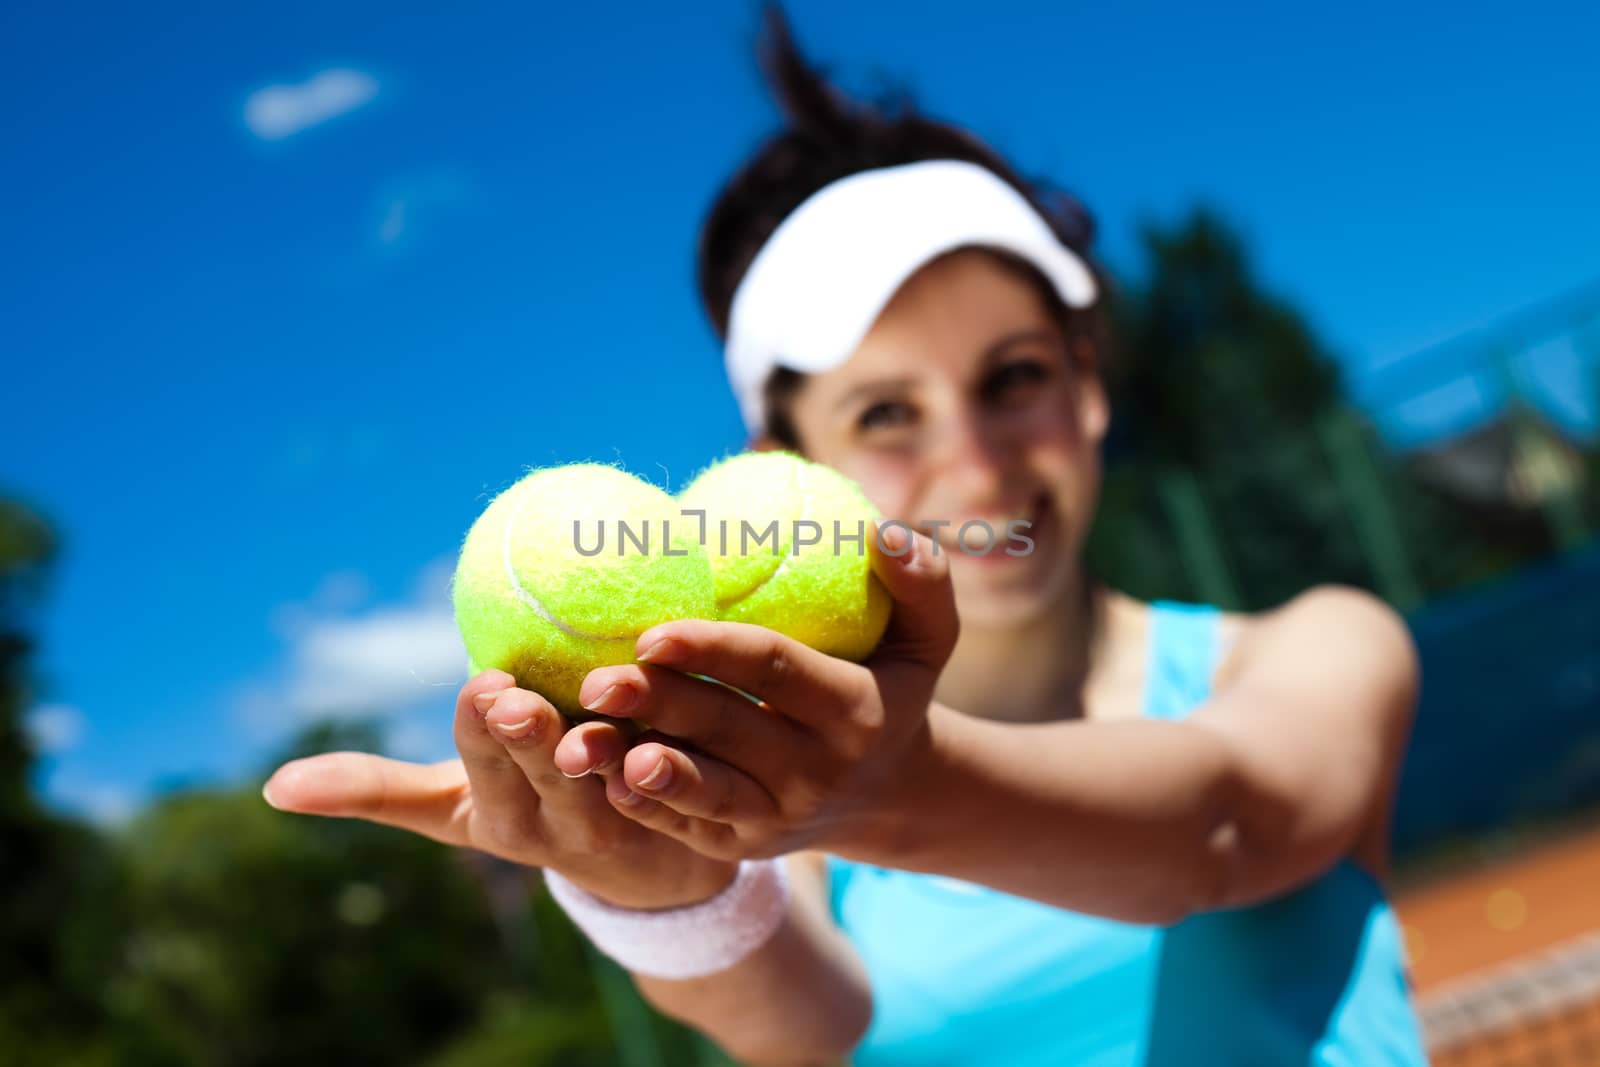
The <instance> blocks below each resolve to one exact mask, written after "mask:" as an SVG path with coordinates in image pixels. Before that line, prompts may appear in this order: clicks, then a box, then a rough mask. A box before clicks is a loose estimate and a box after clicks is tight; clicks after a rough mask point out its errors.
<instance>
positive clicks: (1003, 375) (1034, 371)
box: [983, 359, 1050, 398]
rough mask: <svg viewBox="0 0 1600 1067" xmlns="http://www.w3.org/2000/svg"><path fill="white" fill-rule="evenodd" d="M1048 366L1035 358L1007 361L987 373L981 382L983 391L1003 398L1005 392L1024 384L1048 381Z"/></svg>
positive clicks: (993, 396)
mask: <svg viewBox="0 0 1600 1067" xmlns="http://www.w3.org/2000/svg"><path fill="white" fill-rule="evenodd" d="M1049 378H1050V368H1049V367H1047V366H1045V365H1044V364H1043V363H1041V362H1039V361H1038V360H1036V359H1021V360H1017V361H1016V362H1015V363H1008V364H1006V365H1005V366H1003V367H1001V368H999V369H998V370H996V371H995V372H994V373H993V374H991V375H989V377H988V379H987V380H985V381H984V383H983V392H984V394H985V396H987V397H990V398H1003V397H1004V396H1005V394H1006V393H1008V392H1010V391H1011V390H1014V389H1020V388H1022V387H1024V386H1029V385H1037V384H1038V383H1040V382H1043V381H1048V380H1049Z"/></svg>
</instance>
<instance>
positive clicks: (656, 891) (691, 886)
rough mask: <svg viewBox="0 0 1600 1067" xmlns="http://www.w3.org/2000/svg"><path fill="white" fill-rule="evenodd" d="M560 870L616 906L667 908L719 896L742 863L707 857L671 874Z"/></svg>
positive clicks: (591, 893) (578, 884)
mask: <svg viewBox="0 0 1600 1067" xmlns="http://www.w3.org/2000/svg"><path fill="white" fill-rule="evenodd" d="M619 866H620V865H619ZM546 870H547V871H548V870H551V868H546ZM560 873H561V876H562V877H563V878H564V879H565V880H566V881H567V883H568V884H570V885H573V886H576V887H577V888H579V889H581V890H583V891H584V892H585V893H587V894H589V895H590V896H593V897H595V898H596V899H597V900H602V901H604V902H605V903H607V904H609V905H611V906H613V907H617V908H627V909H630V910H633V911H664V910H666V909H668V908H687V907H692V906H694V905H696V904H700V903H703V902H705V901H707V900H711V899H712V898H714V897H716V896H717V895H718V894H720V893H722V892H723V891H724V890H726V889H727V888H728V886H730V885H732V884H733V880H734V879H735V878H736V877H738V874H739V864H738V863H737V862H734V861H724V860H713V859H704V860H703V861H702V862H699V863H696V864H694V865H693V866H692V868H691V869H686V870H683V871H681V872H677V873H675V874H674V875H673V876H671V877H660V876H656V877H650V878H638V877H632V878H629V877H623V878H620V879H619V878H618V877H617V871H616V870H615V869H612V870H608V871H606V872H605V873H604V874H603V875H591V874H589V873H588V872H585V871H579V870H576V869H574V868H568V867H565V866H563V868H562V869H561V871H560Z"/></svg>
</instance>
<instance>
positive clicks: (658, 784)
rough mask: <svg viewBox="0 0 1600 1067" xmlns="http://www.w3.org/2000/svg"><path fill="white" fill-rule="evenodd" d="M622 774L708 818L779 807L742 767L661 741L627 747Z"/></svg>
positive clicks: (756, 818) (679, 808)
mask: <svg viewBox="0 0 1600 1067" xmlns="http://www.w3.org/2000/svg"><path fill="white" fill-rule="evenodd" d="M620 777H621V779H622V782H623V784H625V785H626V786H627V787H628V789H630V790H631V791H632V792H634V793H636V794H638V795H639V796H642V797H645V798H646V799H649V800H654V801H656V802H657V803H660V804H662V805H664V806H665V807H668V808H671V809H672V810H673V811H675V812H677V813H678V814H679V815H687V816H689V817H691V818H696V819H705V820H708V821H710V822H717V823H755V822H760V821H762V820H765V819H769V818H771V817H772V816H774V815H776V814H777V810H778V806H777V804H776V803H775V802H774V801H773V799H772V795H771V794H770V793H768V792H767V791H766V789H764V788H763V787H762V786H761V785H760V783H758V782H757V781H756V780H755V779H753V778H751V777H750V776H749V775H747V774H745V773H744V772H743V771H740V770H738V769H737V768H735V767H730V766H728V765H727V764H726V763H723V762H722V761H721V760H718V759H715V758H713V757H711V756H708V755H705V754H703V753H694V754H690V753H688V752H685V751H684V750H683V749H680V748H674V747H672V746H671V745H665V744H661V743H659V742H646V743H645V744H641V745H636V746H634V747H633V748H632V749H630V750H629V752H628V754H627V756H626V757H625V758H624V759H623V762H622V774H621V776H620ZM608 795H609V790H608Z"/></svg>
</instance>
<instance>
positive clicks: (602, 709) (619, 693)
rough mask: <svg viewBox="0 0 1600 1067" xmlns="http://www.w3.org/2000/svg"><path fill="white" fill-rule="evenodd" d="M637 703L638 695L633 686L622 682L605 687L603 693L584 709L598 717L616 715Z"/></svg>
mask: <svg viewBox="0 0 1600 1067" xmlns="http://www.w3.org/2000/svg"><path fill="white" fill-rule="evenodd" d="M637 701H638V693H636V692H635V691H634V688H633V686H631V685H627V684H625V683H623V682H617V683H616V684H615V685H608V686H606V690H605V692H603V693H601V694H600V695H599V696H597V697H595V698H594V699H593V700H591V701H589V703H587V704H585V705H584V707H585V708H587V709H588V710H590V711H593V712H596V713H598V714H600V715H617V714H620V713H622V712H624V711H627V710H629V709H630V708H632V707H633V706H634V704H635V703H637Z"/></svg>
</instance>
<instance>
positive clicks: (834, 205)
mask: <svg viewBox="0 0 1600 1067" xmlns="http://www.w3.org/2000/svg"><path fill="white" fill-rule="evenodd" d="M967 246H978V247H990V248H997V249H1001V250H1003V251H1006V252H1011V253H1013V254H1015V255H1018V256H1021V257H1022V258H1023V259H1026V260H1027V261H1028V262H1030V263H1032V264H1033V265H1034V266H1035V267H1037V268H1038V269H1039V270H1040V271H1041V272H1042V273H1043V274H1044V276H1045V277H1046V278H1048V279H1049V280H1050V282H1051V284H1052V285H1054V286H1055V289H1056V292H1057V293H1058V294H1059V295H1060V297H1061V300H1062V301H1063V302H1064V303H1065V304H1066V305H1067V306H1068V307H1077V308H1081V307H1088V306H1089V305H1090V304H1092V303H1094V300H1095V296H1096V294H1097V287H1096V285H1095V280H1094V275H1093V274H1091V273H1090V271H1089V268H1088V266H1087V265H1085V263H1084V262H1083V260H1081V259H1079V258H1078V256H1077V255H1075V254H1074V253H1073V252H1072V251H1071V250H1070V249H1068V248H1067V247H1066V246H1065V245H1063V244H1062V243H1061V241H1060V240H1059V239H1058V238H1057V237H1056V235H1055V233H1054V232H1053V231H1052V230H1051V229H1050V226H1049V224H1048V223H1046V222H1045V220H1044V219H1043V218H1042V217H1041V216H1040V215H1039V213H1038V212H1037V211H1035V210H1034V208H1033V206H1032V205H1031V204H1029V203H1028V201H1027V200H1026V199H1025V198H1024V197H1023V196H1022V194H1021V193H1019V192H1017V190H1016V189H1014V188H1012V187H1011V186H1010V185H1009V184H1007V183H1006V182H1005V181H1004V180H1002V179H1001V178H1000V177H999V176H998V175H996V174H995V173H994V172H993V171H991V170H989V169H987V168H986V167H980V166H978V165H977V164H975V163H966V162H962V161H959V160H951V159H936V160H928V161H925V162H921V163H908V164H905V165H903V166H898V167H886V168H884V169H882V170H868V171H861V172H859V173H856V174H852V175H850V176H848V177H845V178H841V179H840V180H838V181H836V182H833V183H832V184H830V185H827V186H825V187H823V188H822V189H820V190H818V191H817V192H816V193H814V194H813V195H812V196H811V197H810V198H809V199H807V200H806V201H805V202H804V203H802V204H801V205H800V206H799V207H798V208H796V209H795V210H794V211H793V212H792V213H791V214H790V215H789V217H788V218H786V219H784V220H783V223H782V224H781V225H780V226H779V227H778V228H777V230H775V231H774V232H773V234H772V236H771V237H770V238H768V239H767V243H766V244H764V245H762V246H761V251H760V252H758V253H757V254H756V258H755V260H754V262H752V263H751V264H750V269H749V270H748V271H746V272H745V276H744V280H743V281H741V282H740V283H739V288H738V290H737V291H736V292H735V293H734V295H733V304H732V307H731V308H730V309H729V314H728V343H727V364H728V378H729V381H730V382H732V384H733V392H734V396H735V397H736V398H737V399H738V401H739V412H740V414H741V415H742V416H743V418H744V424H745V427H746V429H748V430H749V431H750V432H751V433H757V432H759V431H760V430H761V429H763V428H764V426H765V423H766V417H765V412H764V411H763V410H762V408H763V405H762V390H763V388H764V387H765V385H766V382H767V379H768V378H769V377H770V376H771V374H772V371H773V370H774V369H775V368H777V367H780V366H781V367H788V368H790V369H792V370H797V371H801V372H803V373H808V374H815V373H819V372H822V371H827V370H832V369H833V368H835V367H837V366H839V365H840V364H842V363H844V362H845V361H846V360H847V359H849V358H850V355H851V353H852V352H854V351H855V350H856V346H857V345H859V344H860V343H861V340H862V338H864V337H865V336H866V335H867V331H868V330H870V329H871V328H872V324H873V322H874V321H875V320H876V319H877V317H878V315H879V313H880V312H882V311H883V308H884V306H885V305H886V304H888V303H889V300H890V299H891V298H892V297H893V296H894V294H895V293H896V292H897V291H898V290H899V289H900V287H901V286H902V285H904V284H905V282H906V280H907V279H908V278H910V277H911V275H913V274H915V273H916V272H917V270H918V269H919V268H921V267H922V266H923V265H924V264H926V263H927V262H928V261H929V260H931V259H934V258H935V257H937V256H940V255H942V254H944V253H946V252H951V251H954V250H955V249H957V248H964V247H967Z"/></svg>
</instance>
